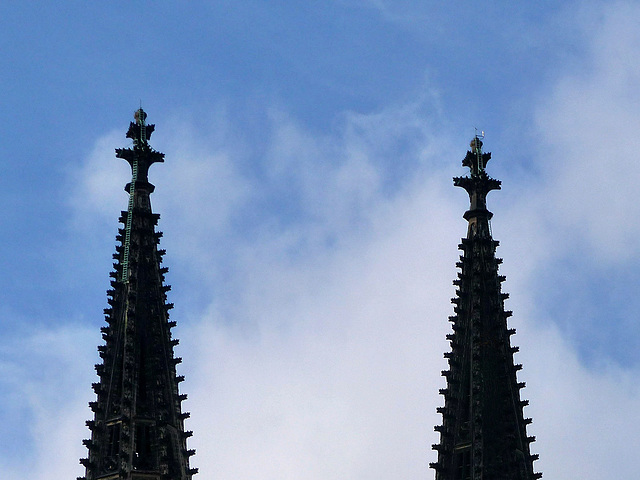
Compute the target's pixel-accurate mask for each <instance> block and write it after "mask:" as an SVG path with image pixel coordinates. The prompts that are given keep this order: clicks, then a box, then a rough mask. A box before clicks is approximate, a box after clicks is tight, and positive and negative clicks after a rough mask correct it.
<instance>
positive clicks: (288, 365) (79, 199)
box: [0, 0, 640, 480]
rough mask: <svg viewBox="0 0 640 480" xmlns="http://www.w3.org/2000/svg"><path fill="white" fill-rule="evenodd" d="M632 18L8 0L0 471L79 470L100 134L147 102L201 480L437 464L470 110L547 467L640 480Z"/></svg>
mask: <svg viewBox="0 0 640 480" xmlns="http://www.w3.org/2000/svg"><path fill="white" fill-rule="evenodd" d="M639 21H640V6H639V5H638V4H637V2H599V1H591V2H586V1H585V2H553V1H542V2H536V5H535V6H529V5H525V4H522V5H520V4H514V2H503V1H497V2H493V3H492V5H490V6H487V5H485V4H479V3H478V2H463V1H459V2H457V1H454V2H431V1H430V2H418V1H413V0H396V1H393V2H391V1H386V0H360V1H356V0H353V1H352V0H327V1H324V2H291V1H274V2H268V3H267V2H260V1H244V2H200V1H193V2H188V3H187V2H184V3H183V4H180V5H176V4H173V3H170V2H155V3H152V2H110V3H109V5H108V6H103V5H99V4H93V3H88V2H80V1H76V2H71V1H64V2H58V3H57V4H56V5H53V4H49V3H45V2H22V3H20V4H19V5H18V4H17V3H15V2H5V4H3V5H2V6H0V27H1V28H0V46H1V48H0V65H1V67H2V72H3V73H2V75H0V91H2V95H0V122H1V123H2V131H3V135H2V139H1V141H0V164H1V165H2V175H0V187H1V188H0V200H1V201H2V203H3V205H4V208H3V213H2V215H0V221H1V222H2V228H0V232H1V233H0V235H1V238H2V245H3V247H4V248H3V249H2V251H1V252H0V261H1V264H2V266H3V269H2V270H3V275H1V276H0V330H1V335H0V387H1V388H0V401H2V404H3V409H2V413H0V419H1V420H2V424H3V425H4V426H5V429H6V432H7V433H6V434H5V435H3V439H2V440H0V477H1V478H3V479H4V478H9V479H13V478H15V479H18V478H25V477H26V476H27V475H28V476H29V477H30V478H35V479H38V480H40V479H42V480H48V479H57V478H66V477H68V478H74V477H75V476H78V475H81V474H82V468H81V466H80V465H79V464H78V458H79V457H82V456H84V455H85V451H84V447H83V446H82V444H81V440H82V439H83V438H85V437H86V436H87V435H88V433H89V432H88V430H87V429H86V427H85V426H84V422H85V420H87V419H89V417H90V412H89V409H88V407H87V402H88V401H90V400H92V397H93V393H92V391H91V387H90V384H91V382H93V381H95V373H94V371H93V364H94V363H96V362H97V361H98V356H97V351H96V346H97V345H98V344H99V343H100V342H101V339H100V334H99V327H100V326H101V325H102V309H103V308H104V307H105V306H106V296H105V291H106V289H107V288H108V281H109V277H108V273H109V270H110V268H111V263H112V258H111V255H112V253H113V252H114V245H115V240H114V238H115V234H116V231H117V228H118V225H117V218H118V216H119V212H120V210H122V209H124V208H126V202H127V195H126V193H125V192H124V191H123V187H124V185H125V183H127V181H128V177H129V175H130V172H129V168H128V166H127V165H126V163H125V162H122V161H121V160H117V159H115V156H114V149H115V148H120V147H123V146H126V145H127V143H128V140H127V139H126V138H125V136H124V135H125V132H126V129H127V127H128V122H129V121H130V120H131V118H132V114H133V111H134V110H135V109H136V108H138V107H139V105H140V104H141V103H142V106H143V108H144V109H145V110H146V111H147V112H148V113H149V121H150V122H151V123H155V124H156V131H155V133H154V136H153V138H152V144H153V146H154V147H155V148H156V149H158V150H160V151H162V152H164V153H165V154H166V162H165V163H164V164H162V165H156V166H154V167H153V168H152V170H151V172H150V180H151V181H152V183H154V184H155V185H156V192H155V193H154V195H153V196H152V202H153V206H154V210H155V211H157V212H158V213H160V214H161V216H162V217H161V220H160V228H161V229H162V230H163V231H164V233H165V235H164V237H163V242H162V244H163V248H166V249H167V255H166V257H165V263H166V264H167V266H168V267H169V268H170V272H169V274H168V280H169V283H171V284H172V286H173V288H172V290H171V292H170V293H171V295H170V300H171V301H172V302H174V303H175V305H176V307H175V309H174V310H173V319H174V320H176V321H177V322H178V324H179V326H178V331H177V336H178V337H179V338H180V339H181V344H180V346H179V347H178V354H179V355H181V356H182V357H184V362H183V364H182V365H181V372H180V373H182V374H184V375H186V377H187V381H186V382H185V383H184V384H182V388H183V390H184V392H185V393H187V394H189V400H188V401H187V402H186V403H185V406H186V408H187V409H189V410H190V411H191V412H192V417H191V419H190V420H189V422H188V427H189V428H190V429H192V430H194V432H195V434H194V437H193V438H192V439H191V440H192V441H191V442H190V446H191V447H193V448H196V449H197V451H198V453H197V455H196V456H195V457H194V459H193V463H194V466H197V467H199V468H200V471H201V474H200V475H199V476H200V477H201V478H202V479H219V480H224V479H232V478H233V479H236V478H252V479H257V480H270V479H289V478H290V479H300V478H304V479H307V480H315V479H320V478H322V479H323V480H327V479H328V480H332V479H336V480H337V479H344V478H351V479H354V480H378V479H381V480H382V479H388V478H400V477H402V478H406V479H419V478H420V479H423V478H432V477H433V473H432V471H430V470H429V469H428V467H427V465H428V462H429V461H433V459H434V453H433V452H432V451H431V450H430V448H429V447H430V445H431V444H432V443H436V442H437V435H436V433H435V432H434V431H433V425H435V424H437V423H439V422H440V419H439V416H438V415H436V413H435V409H436V407H437V406H439V405H441V403H442V399H441V398H440V397H439V396H438V394H437V391H438V389H439V388H441V387H442V384H443V379H442V378H441V377H440V375H439V372H440V370H443V369H444V368H445V365H446V364H445V361H444V359H443V358H442V353H443V352H444V351H446V350H447V349H448V345H447V342H446V340H445V338H444V337H445V335H446V333H447V331H448V328H449V325H448V322H447V321H446V319H447V317H448V316H449V315H450V314H451V312H452V307H451V305H450V303H449V299H450V297H451V296H453V294H454V289H453V287H452V285H451V281H452V280H453V279H454V278H455V275H456V270H455V262H456V259H457V255H458V252H457V250H456V247H457V244H458V243H459V238H460V237H461V236H463V235H464V234H465V232H466V226H465V222H464V220H463V219H462V214H463V212H464V211H465V210H466V208H467V206H468V199H467V198H466V194H465V193H464V191H462V190H460V189H455V188H454V187H453V186H452V182H451V177H452V176H454V175H461V174H464V173H465V172H464V170H463V169H462V167H461V166H460V162H461V159H462V158H463V157H464V154H465V152H466V149H467V145H468V142H469V140H470V139H471V137H472V136H473V134H474V128H476V127H477V128H478V129H480V130H484V131H485V132H486V139H485V147H486V149H487V150H489V151H491V152H492V153H493V160H492V161H491V163H490V164H489V171H490V174H491V175H493V176H494V177H496V178H498V179H500V180H502V181H503V189H502V191H500V192H493V193H492V194H491V195H490V197H489V208H490V209H491V210H492V211H493V212H494V214H495V217H494V220H493V232H494V236H495V237H496V239H498V240H500V242H501V246H500V248H499V250H498V253H499V255H501V256H502V257H503V258H504V264H503V267H502V273H504V274H505V275H506V276H507V282H506V283H505V284H504V288H505V290H506V291H507V292H509V293H510V299H509V300H508V302H507V308H509V309H511V310H513V311H514V316H513V318H512V326H513V327H515V328H517V330H518V334H517V335H516V336H515V337H514V342H515V343H516V344H518V345H519V346H520V347H521V352H520V353H519V354H518V361H520V362H521V363H523V364H524V369H523V371H522V372H520V379H521V380H522V381H526V382H527V388H526V389H525V390H524V395H525V396H526V397H527V398H529V399H530V401H531V405H530V406H529V407H527V412H526V413H527V414H528V415H530V416H532V417H533V419H534V423H533V424H532V425H531V426H530V429H529V431H530V433H531V434H533V435H536V436H537V438H538V442H536V443H535V444H534V445H533V450H534V451H535V452H537V453H540V457H541V459H540V461H539V462H537V468H538V469H539V470H541V471H543V473H544V474H545V477H547V478H556V479H561V480H562V479H573V478H576V477H579V478H584V479H596V478H598V479H618V478H633V474H634V473H635V472H637V468H638V462H637V460H635V456H636V455H635V451H634V450H633V448H632V447H633V443H634V442H633V439H634V438H635V435H636V432H637V430H638V428H639V427H640V421H638V420H637V418H638V416H637V411H638V409H639V408H640V390H639V388H638V384H639V383H640V382H638V380H639V379H640V354H639V353H638V352H639V347H640V340H639V339H640V327H639V325H638V313H637V312H638V311H639V310H640V308H639V307H640V300H639V298H640V296H639V295H638V280H639V279H638V273H637V272H638V266H639V265H640V245H639V244H638V242H637V238H638V233H640V223H639V222H638V221H637V219H638V218H640V204H639V203H638V202H637V201H636V197H637V194H636V190H637V185H638V184H639V183H640V182H639V181H640V178H639V177H640V174H639V173H638V168H637V160H636V159H637V158H638V149H637V147H636V143H637V142H636V140H635V138H636V137H637V132H638V131H640V115H639V114H638V112H637V105H638V104H639V101H640V90H638V88H637V85H638V84H639V80H640V67H639V65H640V58H638V57H639V54H638V52H640V34H639V33H638V31H637V25H638V22H639ZM27 472H29V473H28V474H27Z"/></svg>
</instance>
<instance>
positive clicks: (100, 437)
mask: <svg viewBox="0 0 640 480" xmlns="http://www.w3.org/2000/svg"><path fill="white" fill-rule="evenodd" d="M146 118H147V114H146V113H145V112H144V111H143V110H142V109H139V110H137V111H136V112H135V121H134V122H131V124H130V126H129V130H128V131H127V138H130V139H132V140H133V147H132V148H121V149H117V150H116V156H117V157H118V158H122V159H124V160H126V161H127V162H128V163H129V165H130V166H131V172H132V178H131V182H130V183H128V184H127V185H126V187H125V190H126V191H127V192H128V193H129V204H128V209H127V211H123V212H122V216H121V217H120V222H121V223H122V224H123V228H120V229H119V231H118V235H117V237H116V240H117V241H118V242H119V244H118V245H117V246H116V253H115V254H114V259H115V260H116V262H115V263H114V264H113V266H114V271H113V272H112V273H111V277H112V279H113V280H112V281H111V286H112V288H111V289H110V290H109V291H108V297H109V299H108V303H109V308H107V309H105V311H104V313H105V320H106V326H104V327H102V329H101V331H102V336H103V339H104V341H105V343H104V345H101V346H100V347H98V351H99V353H100V357H101V358H102V362H101V363H99V364H98V365H96V371H97V373H98V376H99V382H97V383H94V384H93V388H94V391H95V393H96V396H97V399H96V401H94V402H91V403H90V407H91V409H92V411H93V412H94V418H93V419H92V420H90V421H88V422H87V426H88V427H89V429H90V430H91V439H89V440H85V441H84V444H85V445H86V446H87V448H88V451H89V455H88V457H87V458H84V459H82V460H81V461H80V462H81V463H82V464H83V465H84V466H85V468H86V473H85V476H84V477H81V478H80V479H79V480H98V479H100V480H191V479H192V476H193V475H194V474H195V473H197V469H194V468H190V466H189V459H190V457H191V456H192V455H193V454H194V453H195V452H194V450H189V449H187V443H186V442H187V438H188V437H189V436H191V434H192V432H190V431H187V430H185V429H184V420H185V419H186V418H188V417H189V414H188V413H185V412H183V411H182V402H183V401H184V400H185V399H186V395H184V394H180V393H179V389H178V385H179V383H180V382H181V381H182V380H184V377H182V376H178V375H177V374H176V365H177V364H178V363H180V362H181V359H180V358H179V357H175V356H174V347H175V346H176V345H177V344H178V340H176V339H174V338H173V337H172V335H171V329H172V328H173V327H174V326H175V322H173V321H170V320H169V310H170V309H171V308H172V307H173V305H172V304H171V303H168V302H167V295H166V294H167V291H169V290H170V287H169V286H168V285H165V284H164V278H165V274H166V273H167V269H166V268H165V267H162V266H161V263H162V256H163V255H164V250H160V249H158V244H159V242H160V238H161V236H162V233H161V232H156V230H155V227H156V225H157V222H158V219H159V215H157V214H154V213H152V210H151V202H150V194H151V193H152V192H153V190H154V186H153V185H151V184H150V183H149V181H148V171H149V167H150V166H151V165H152V164H153V163H157V162H163V161H164V154H162V153H160V152H157V151H155V150H154V149H153V148H151V146H150V145H149V142H148V140H149V138H150V137H151V134H152V133H153V130H154V125H148V124H147V123H146ZM490 158H491V154H490V153H484V152H482V141H481V139H480V137H478V136H476V137H475V138H474V139H473V141H472V142H471V150H469V151H468V152H467V154H466V156H465V158H464V160H463V162H462V164H463V165H464V166H466V167H469V169H470V175H469V176H464V177H456V178H454V184H455V185H456V186H459V187H462V188H464V189H465V190H466V191H467V193H468V194H469V199H470V207H469V210H467V211H466V212H465V214H464V218H465V219H466V220H467V221H468V222H469V226H468V231H467V236H466V238H464V239H462V243H461V244H460V245H459V248H460V250H462V252H463V255H462V256H461V257H460V262H459V263H458V264H457V265H458V267H459V268H460V272H459V273H458V279H457V280H455V281H454V282H453V283H454V285H456V287H457V290H456V297H455V298H453V299H452V303H453V304H454V312H455V315H453V316H451V317H449V320H450V321H451V323H452V325H453V333H451V334H449V335H447V339H448V340H449V341H450V343H451V351H450V352H447V353H445V358H447V359H448V363H449V369H448V370H446V371H443V372H442V374H443V376H444V377H445V378H446V380H447V387H446V388H445V389H442V390H441V394H442V395H443V396H444V406H443V407H440V408H438V412H439V413H441V414H442V424H441V425H439V426H436V427H435V430H436V431H438V432H440V443H438V444H436V445H434V446H433V448H434V449H435V450H436V451H437V452H438V460H437V462H434V463H432V464H431V467H432V468H434V469H435V471H436V480H534V479H538V478H540V476H541V474H539V473H534V470H533V462H534V460H536V459H537V455H532V454H531V453H530V448H529V445H530V444H531V442H533V441H534V438H533V437H529V436H527V433H526V426H527V425H528V424H529V423H530V422H531V419H527V418H525V417H524V414H523V407H524V406H525V405H527V403H528V402H527V401H526V400H521V397H520V390H521V389H522V388H523V387H524V383H523V382H519V381H518V379H517V375H516V372H517V371H518V370H520V369H521V368H522V365H519V364H516V363H514V353H516V352H517V351H518V347H513V346H511V342H510V337H511V336H512V335H513V334H514V333H515V330H514V329H510V328H508V327H507V318H508V317H510V316H511V312H510V311H507V310H505V308H504V300H505V299H506V298H507V297H508V295H507V294H505V293H502V291H501V283H502V282H503V281H504V280H505V277H503V276H501V275H499V274H498V265H499V264H500V263H501V259H499V258H496V256H495V249H496V247H497V246H498V242H497V241H495V240H493V238H492V236H491V229H490V223H489V222H490V219H491V217H492V213H491V212H489V211H488V210H487V207H486V197H487V194H488V193H489V192H490V191H491V190H497V189H500V181H498V180H495V179H493V178H491V177H489V176H488V175H487V173H486V171H485V168H486V165H487V163H488V161H489V160H490Z"/></svg>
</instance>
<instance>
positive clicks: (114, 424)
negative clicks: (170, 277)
mask: <svg viewBox="0 0 640 480" xmlns="http://www.w3.org/2000/svg"><path fill="white" fill-rule="evenodd" d="M145 119H146V114H145V113H144V111H142V109H140V110H138V111H137V112H136V121H135V122H132V123H131V125H130V126H129V131H128V132H127V137H129V138H131V139H133V148H125V149H118V150H116V156H117V157H119V158H123V159H125V160H127V161H128V162H129V164H130V165H131V171H132V176H131V182H130V183H129V184H127V185H126V187H125V190H126V191H127V192H128V193H129V204H128V209H127V211H124V212H122V216H121V217H120V221H121V222H122V224H123V225H124V228H122V229H120V230H119V234H118V236H117V237H116V238H117V240H119V241H120V245H118V246H117V247H116V254H115V255H114V258H115V259H116V260H117V262H116V263H114V272H112V274H111V276H112V277H113V278H114V280H113V281H112V282H111V285H112V289H111V290H109V292H108V296H109V299H108V303H109V308H107V309H105V316H106V321H107V326H105V327H103V328H102V333H103V338H104V340H105V344H104V345H102V346H100V347H98V351H99V352H100V356H101V358H102V363H100V364H98V365H96V371H97V373H98V376H99V377H100V381H99V382H97V383H94V384H93V387H94V390H95V392H96V395H97V399H96V401H95V402H91V404H90V407H91V409H92V410H93V412H94V419H93V420H91V421H89V422H87V425H88V426H89V428H90V430H91V439H90V440H85V445H87V447H88V449H89V456H88V457H87V458H84V459H82V460H81V463H82V464H83V465H84V466H85V468H86V473H85V477H83V478H84V479H85V480H97V479H104V480H107V479H109V480H125V479H126V480H142V479H145V480H191V477H192V476H193V475H194V474H195V473H196V471H197V469H191V468H189V457H190V456H191V455H192V454H193V453H194V452H193V451H192V450H187V447H186V438H187V437H188V436H189V435H190V432H186V431H185V430H184V420H185V418H187V417H188V416H189V414H187V413H183V412H182V408H181V402H182V401H183V400H184V399H185V398H186V395H180V394H179V393H178V383H179V382H180V380H181V377H178V376H177V375H176V365H177V364H178V363H180V361H181V359H180V358H177V357H175V356H174V346H175V345H177V343H178V341H177V340H175V339H173V338H172V335H171V328H172V327H173V326H175V322H171V321H169V310H170V309H171V308H172V306H173V305H172V304H170V303H167V295H166V292H167V291H168V290H169V289H170V287H169V286H168V285H164V276H165V273H166V272H167V269H166V268H164V267H161V261H162V255H163V254H164V251H162V250H159V249H158V248H157V246H158V243H159V241H160V237H161V236H162V233H160V232H156V230H155V227H156V225H157V223H158V219H159V217H160V216H159V215H157V214H154V213H153V212H152V210H151V202H150V194H151V193H152V192H153V190H154V187H153V185H151V184H150V183H149V182H148V180H147V173H148V169H149V166H150V165H152V164H153V163H155V162H162V161H163V159H164V155H163V154H162V153H159V152H156V151H155V150H153V149H152V148H151V147H150V146H149V144H148V138H149V136H150V135H151V133H152V132H153V128H154V126H153V125H146V123H145Z"/></svg>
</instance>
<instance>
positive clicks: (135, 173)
mask: <svg viewBox="0 0 640 480" xmlns="http://www.w3.org/2000/svg"><path fill="white" fill-rule="evenodd" d="M133 118H134V121H133V122H131V123H130V124H129V130H127V138H130V139H132V140H133V148H117V149H116V157H118V158H122V159H124V160H126V161H127V162H129V165H130V166H131V173H132V185H133V186H135V187H136V188H137V186H136V183H138V184H140V186H142V185H151V184H149V182H148V173H149V167H150V166H151V165H152V164H154V163H157V162H160V163H161V162H164V153H160V152H157V151H155V150H154V149H153V148H151V146H150V145H149V138H150V137H151V134H152V133H153V131H154V130H155V127H156V126H155V125H153V124H150V125H148V124H147V123H146V120H147V113H146V112H145V111H144V110H143V109H142V108H139V109H138V110H136V111H135V113H134V114H133ZM151 189H153V186H151ZM127 191H129V188H127Z"/></svg>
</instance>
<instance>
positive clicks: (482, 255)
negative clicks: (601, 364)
mask: <svg viewBox="0 0 640 480" xmlns="http://www.w3.org/2000/svg"><path fill="white" fill-rule="evenodd" d="M490 158H491V154H490V153H483V152H482V141H481V140H480V137H478V136H476V137H475V138H474V139H473V141H472V142H471V151H468V152H467V155H466V157H465V158H464V160H463V161H462V164H463V165H464V166H466V167H469V169H470V170H471V172H470V176H468V177H456V178H454V179H453V180H454V185H456V186H458V187H462V188H464V189H465V190H466V191H467V193H468V194H469V199H470V202H471V206H470V208H469V210H468V211H467V212H465V214H464V218H465V219H466V220H467V221H468V222H469V228H468V231H467V237H466V238H464V239H462V243H461V244H460V246H459V248H460V250H461V251H462V252H463V255H462V256H460V262H459V263H458V264H457V266H458V267H459V268H460V270H461V271H460V272H459V273H458V279H457V280H455V281H454V282H453V283H454V285H456V286H457V290H456V294H457V296H456V298H454V299H452V303H453V304H454V305H455V307H454V312H455V315H454V316H452V317H449V320H450V321H451V323H452V324H453V333H452V334H450V335H447V339H448V340H449V341H450V342H451V352H448V353H445V358H447V359H448V361H449V370H447V371H443V372H442V375H443V376H444V377H445V378H446V379H447V388H445V389H443V390H441V391H440V393H441V394H442V395H443V396H444V407H440V408H438V412H439V413H442V425H440V426H437V427H435V429H436V431H438V432H440V443H439V444H437V445H434V446H433V448H434V449H435V450H437V452H438V461H437V462H436V463H432V464H431V467H432V468H434V469H435V471H436V480H532V479H537V478H540V477H541V476H542V475H541V474H539V473H534V471H533V461H534V460H536V459H537V458H538V456H537V455H531V453H530V450H529V444H530V443H531V442H533V441H534V440H535V439H534V438H533V437H528V436H527V433H526V425H527V424H529V423H531V419H525V418H524V416H523V407H524V406H525V405H527V404H528V401H526V400H524V401H523V400H521V399H520V390H521V389H522V388H523V387H524V383H520V382H518V380H517V376H516V372H517V371H518V370H520V369H521V368H522V365H517V364H514V362H513V354H514V353H515V352H517V351H518V347H512V346H511V341H510V337H511V335H513V334H514V333H515V330H514V329H509V328H508V327H507V318H508V317H510V316H511V312H510V311H505V309H504V300H505V299H506V298H507V297H508V295H507V294H506V293H502V291H501V287H500V285H501V283H502V282H503V281H504V280H505V277H503V276H501V275H499V274H498V265H499V264H500V263H501V262H502V260H501V259H499V258H496V257H495V250H496V247H497V246H498V242H497V241H495V240H493V238H492V237H491V228H490V223H489V221H490V219H491V217H492V213H491V212H489V211H488V210H487V205H486V199H487V194H488V193H489V192H490V191H491V190H499V189H500V181H498V180H495V179H493V178H491V177H489V176H488V175H487V173H486V172H485V167H486V165H487V162H488V161H489V159H490Z"/></svg>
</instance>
